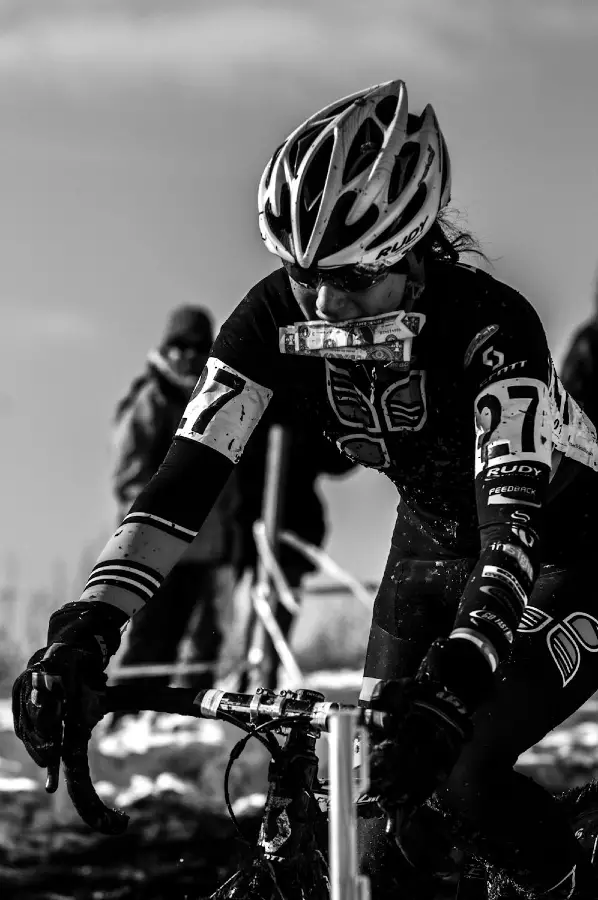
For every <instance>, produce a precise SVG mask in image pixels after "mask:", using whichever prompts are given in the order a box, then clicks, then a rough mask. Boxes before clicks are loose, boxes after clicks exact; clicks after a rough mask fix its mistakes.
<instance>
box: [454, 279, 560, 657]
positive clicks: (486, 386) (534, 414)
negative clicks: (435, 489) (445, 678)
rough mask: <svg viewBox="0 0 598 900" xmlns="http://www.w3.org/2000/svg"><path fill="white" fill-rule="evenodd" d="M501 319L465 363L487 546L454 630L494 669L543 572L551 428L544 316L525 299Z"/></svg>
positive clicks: (504, 307) (511, 304)
mask: <svg viewBox="0 0 598 900" xmlns="http://www.w3.org/2000/svg"><path fill="white" fill-rule="evenodd" d="M513 294H514V292H513ZM488 314H489V315H492V312H491V310H490V309H489V311H488ZM494 316H495V318H494V320H492V319H491V320H490V321H487V323H486V324H485V325H484V326H483V327H480V328H479V330H478V331H477V332H476V334H475V335H474V337H473V338H472V341H471V343H470V345H469V347H468V348H467V351H466V353H465V358H464V367H465V369H466V377H467V384H468V390H469V392H470V396H471V399H472V406H473V408H472V415H473V417H474V422H475V448H474V454H475V471H474V472H473V473H472V475H473V477H474V478H475V492H476V505H477V515H478V523H479V529H480V544H481V550H480V557H479V560H478V562H477V564H476V566H475V568H474V570H473V572H472V574H471V577H470V579H469V581H468V582H467V585H466V587H465V590H464V593H463V597H462V600H461V603H460V606H459V610H458V613H457V617H456V620H455V625H454V630H453V632H452V634H451V637H459V638H464V639H466V640H469V641H472V642H473V643H475V644H477V646H478V648H479V649H480V650H481V651H482V653H483V654H484V655H485V656H486V657H487V659H488V661H489V663H490V664H491V666H492V668H493V669H494V668H496V666H497V665H498V663H499V662H500V661H501V660H503V659H504V658H505V657H506V656H507V655H508V653H509V651H510V648H511V645H512V643H513V640H514V638H515V632H516V629H517V626H518V624H519V621H520V619H521V616H522V614H523V611H524V609H525V606H526V605H527V602H528V598H529V596H530V593H531V590H532V587H533V584H534V581H535V579H536V577H537V574H538V570H539V565H540V548H541V540H542V530H543V521H544V508H545V505H546V502H547V496H548V489H549V482H550V476H551V465H552V428H553V406H552V404H551V397H550V381H551V372H552V361H551V358H550V353H549V351H548V347H547V343H546V337H545V334H544V330H543V328H542V325H541V323H540V320H539V319H538V317H537V315H536V313H535V312H534V310H533V309H532V307H531V306H530V305H529V304H528V303H527V301H525V300H524V298H522V297H520V296H519V295H517V294H514V296H513V297H511V296H509V297H508V298H505V299H504V300H502V301H501V302H499V303H497V304H495V308H494Z"/></svg>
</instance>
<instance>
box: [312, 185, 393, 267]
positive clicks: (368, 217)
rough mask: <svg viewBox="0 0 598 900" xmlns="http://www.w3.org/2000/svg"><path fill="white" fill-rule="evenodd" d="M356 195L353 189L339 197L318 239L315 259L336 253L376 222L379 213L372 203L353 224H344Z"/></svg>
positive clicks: (356, 239) (357, 238) (365, 232)
mask: <svg viewBox="0 0 598 900" xmlns="http://www.w3.org/2000/svg"><path fill="white" fill-rule="evenodd" d="M356 196H357V195H356V193H355V191H347V193H345V194H343V195H342V197H339V200H338V203H337V204H336V206H335V207H334V209H333V211H332V214H331V216H330V219H329V220H328V224H327V226H326V231H325V232H324V235H323V237H322V240H321V241H320V246H319V247H318V256H317V259H322V257H325V256H328V255H329V254H332V253H336V252H337V251H338V250H342V248H343V247H346V246H347V245H348V244H352V243H353V242H354V241H358V240H359V239H360V238H361V237H362V236H363V235H364V234H367V232H368V230H369V229H370V228H373V227H374V225H375V224H376V220H377V219H378V216H379V215H380V213H379V211H378V207H377V206H376V205H375V204H372V205H371V206H370V207H369V208H368V209H367V210H366V211H365V213H364V214H363V216H361V217H360V218H359V219H358V220H357V222H355V223H354V224H353V225H347V224H346V222H347V216H348V215H349V211H350V209H351V207H352V206H353V203H354V202H355V198H356ZM316 261H317V260H316Z"/></svg>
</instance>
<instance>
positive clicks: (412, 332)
mask: <svg viewBox="0 0 598 900" xmlns="http://www.w3.org/2000/svg"><path fill="white" fill-rule="evenodd" d="M425 320H426V317H425V316H424V315H423V314H422V313H406V312H405V311H404V310H400V311H399V312H398V313H397V312H392V313H384V314H383V315H379V316H368V317H367V318H363V319H353V320H350V321H347V322H334V323H333V322H323V321H319V320H318V321H309V322H296V323H295V324H293V325H289V326H287V327H286V328H281V329H280V330H279V336H280V339H279V347H280V352H281V353H296V354H299V355H302V356H326V357H333V358H340V359H354V360H371V361H373V362H387V363H390V362H395V363H408V362H409V360H410V358H411V342H412V340H413V338H414V337H415V336H416V335H417V334H419V332H420V331H421V329H422V327H423V325H424V323H425Z"/></svg>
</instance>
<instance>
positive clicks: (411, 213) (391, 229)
mask: <svg viewBox="0 0 598 900" xmlns="http://www.w3.org/2000/svg"><path fill="white" fill-rule="evenodd" d="M427 195H428V189H427V187H426V185H425V184H420V186H419V187H418V189H417V190H416V192H415V194H414V195H413V197H412V198H411V200H410V201H409V203H408V204H407V206H406V207H405V209H404V210H403V212H402V213H401V215H400V216H399V217H398V219H395V221H394V222H393V223H392V224H391V225H389V226H388V228H386V229H385V230H384V231H383V232H382V234H380V235H378V237H377V238H376V239H375V240H373V241H372V242H371V244H368V246H367V249H368V250H372V249H373V248H374V247H379V246H380V245H381V244H385V243H386V241H389V240H390V239H391V238H393V237H394V236H395V234H398V233H399V231H401V230H402V229H403V228H404V227H405V225H407V224H408V223H409V222H411V221H412V220H413V219H414V218H415V216H417V214H418V213H419V211H420V210H421V208H422V206H423V205H424V203H425V202H426V197H427Z"/></svg>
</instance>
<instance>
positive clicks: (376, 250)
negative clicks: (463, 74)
mask: <svg viewBox="0 0 598 900" xmlns="http://www.w3.org/2000/svg"><path fill="white" fill-rule="evenodd" d="M450 186H451V174H450V160H449V155H448V151H447V149H446V144H445V141H444V138H443V136H442V132H441V131H440V128H439V126H438V122H437V119H436V115H435V113H434V110H433V109H432V107H431V106H430V105H428V106H426V108H425V109H424V111H423V112H422V113H421V115H419V116H415V115H413V114H410V113H409V112H408V105H407V88H406V87H405V84H404V83H403V82H402V81H400V80H396V81H388V82H385V83H384V84H378V85H375V86H374V87H371V88H367V89H366V90H364V91H359V92H358V93H356V94H351V96H349V97H345V98H344V99H342V100H338V101H337V102H336V103H333V104H331V105H330V106H327V107H325V108H324V109H322V110H320V111H319V112H317V113H316V114H315V115H313V116H311V117H310V118H309V119H307V121H306V122H304V123H303V124H302V125H300V126H299V128H297V129H296V130H295V131H294V132H293V133H292V134H291V135H290V136H289V137H288V138H287V139H286V141H285V142H284V143H283V144H282V145H281V146H280V147H279V148H278V150H277V151H276V152H275V153H274V156H273V157H272V159H271V160H270V162H269V163H268V165H267V166H266V169H265V171H264V173H263V175H262V178H261V180H260V185H259V191H258V207H259V224H260V231H261V235H262V238H263V240H264V242H265V244H266V247H267V248H268V250H270V252H271V253H275V254H276V255H277V256H279V257H280V258H281V259H282V260H283V261H286V262H289V263H295V264H296V265H298V266H301V268H306V269H307V268H309V267H311V266H317V267H318V269H322V268H331V267H336V266H359V267H363V268H366V269H368V270H370V271H377V270H380V269H383V268H388V267H390V266H392V265H394V264H395V263H397V262H398V261H399V260H400V259H402V258H403V257H404V256H405V254H406V253H408V251H409V250H411V249H412V247H413V246H414V244H416V243H417V242H418V241H419V240H421V238H422V237H423V236H424V235H425V234H426V232H427V231H428V230H429V229H430V227H431V226H432V225H433V224H434V221H435V219H436V216H437V215H438V212H439V210H441V209H442V207H443V206H445V205H446V204H447V203H448V201H449V197H450Z"/></svg>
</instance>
